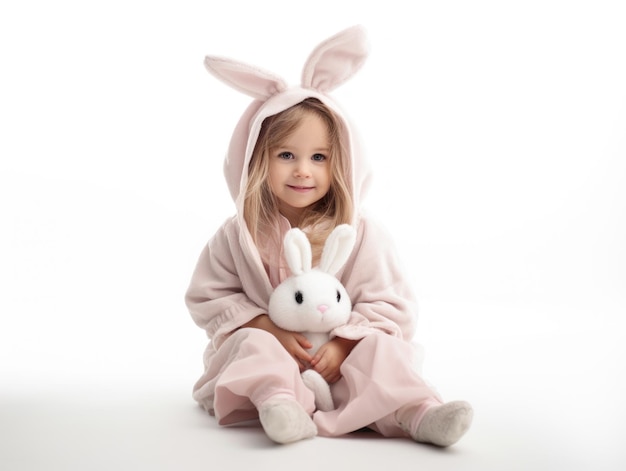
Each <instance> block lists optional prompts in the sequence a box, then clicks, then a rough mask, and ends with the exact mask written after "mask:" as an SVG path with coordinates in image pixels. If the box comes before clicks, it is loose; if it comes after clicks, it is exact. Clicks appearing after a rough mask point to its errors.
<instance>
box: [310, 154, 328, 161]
mask: <svg viewBox="0 0 626 471" xmlns="http://www.w3.org/2000/svg"><path fill="white" fill-rule="evenodd" d="M311 159H313V160H315V161H316V162H323V161H324V160H326V156H325V155H323V154H313V157H311Z"/></svg>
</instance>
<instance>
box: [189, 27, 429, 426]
mask: <svg viewBox="0 0 626 471" xmlns="http://www.w3.org/2000/svg"><path fill="white" fill-rule="evenodd" d="M367 51H368V45H367V41H366V36H365V32H364V30H363V29H362V28H361V27H360V26H355V27H353V28H349V29H347V30H345V31H342V32H340V33H338V34H337V35H335V36H333V37H331V38H329V39H328V40H326V41H324V42H323V43H321V44H320V45H319V46H318V47H317V48H316V49H315V50H314V51H313V52H312V53H311V55H310V56H309V58H308V59H307V61H306V63H305V66H304V70H303V74H302V83H301V84H300V86H293V87H288V86H287V85H286V84H285V82H284V81H283V80H282V79H280V78H279V77H277V76H275V75H274V74H272V73H269V72H267V71H263V70H262V69H259V68H256V67H252V66H249V65H247V64H243V63H240V62H236V61H233V60H230V59H226V58H219V57H207V58H206V60H205V65H206V67H207V69H208V70H209V72H211V73H212V74H213V75H215V76H216V77H218V78H220V79H221V80H223V81H224V82H225V83H227V84H228V85H229V86H232V87H234V88H236V89H237V90H240V91H242V92H244V93H246V94H248V95H250V96H252V97H253V98H254V100H253V102H252V103H251V104H250V106H249V107H248V108H247V110H246V111H245V112H244V114H243V116H242V117H241V119H240V121H239V123H238V124H237V126H236V128H235V130H234V133H233V136H232V139H231V143H230V147H229V149H228V152H227V155H226V159H225V162H224V174H225V177H226V181H227V183H228V187H229V190H230V193H231V196H232V198H233V199H234V201H235V204H236V208H237V212H236V214H235V215H234V216H233V217H232V218H231V219H229V220H227V221H226V222H225V223H224V224H223V225H222V227H220V228H219V229H218V230H217V232H216V234H215V235H214V236H213V237H212V238H211V240H210V241H209V242H208V244H207V245H206V247H205V248H204V250H203V251H202V253H201V255H200V258H199V260H198V263H197V266H196V269H195V271H194V273H193V276H192V279H191V283H190V286H189V289H188V291H187V294H186V304H187V306H188V308H189V311H190V313H191V316H192V318H193V320H194V321H195V322H196V324H197V325H198V326H199V327H201V328H203V329H205V330H206V332H207V335H208V337H209V339H210V342H209V344H208V347H207V349H206V352H205V355H204V365H205V372H204V374H203V375H202V376H201V377H200V379H199V380H198V381H197V383H196V384H195V386H194V389H193V391H194V392H193V397H194V398H195V400H196V401H198V403H200V404H201V405H202V406H203V407H204V408H206V409H207V410H208V411H209V412H210V413H212V414H214V415H215V416H216V417H217V419H218V420H219V423H220V424H223V425H225V424H230V423H234V422H237V421H241V420H248V419H253V418H256V417H257V416H258V415H257V408H258V407H259V406H260V405H261V404H263V402H265V401H267V400H268V399H269V398H271V397H272V396H277V395H281V396H285V395H286V396H289V397H293V398H295V399H296V400H297V401H298V402H300V403H301V404H302V406H303V407H304V408H305V409H306V410H307V412H309V413H311V414H313V419H314V422H315V424H316V425H317V428H318V433H319V434H320V435H326V436H333V435H340V434H344V433H347V432H350V431H353V430H357V429H360V428H362V427H366V426H369V427H371V428H373V429H375V430H377V431H379V432H381V433H383V434H384V435H387V436H406V432H405V431H403V430H402V428H401V427H400V426H399V424H398V423H397V420H395V416H394V412H395V411H396V410H398V409H399V408H400V407H402V406H406V405H407V404H414V405H416V406H418V409H420V410H422V413H423V412H425V410H426V409H427V408H428V407H430V406H432V405H438V404H440V403H441V401H440V400H439V398H438V397H437V395H436V393H435V392H434V391H433V390H432V389H430V388H429V387H428V386H427V385H426V384H425V383H424V381H423V380H422V379H421V377H420V376H419V375H418V373H417V372H416V371H417V369H416V368H415V365H414V363H413V359H414V358H415V351H414V346H413V344H412V343H411V339H412V338H413V336H414V333H415V321H416V304H415V298H414V294H413V292H412V289H411V287H410V286H409V285H408V283H407V279H406V278H405V276H404V273H403V271H402V267H401V264H400V262H399V259H398V257H397V254H396V252H395V248H394V245H393V242H392V240H391V238H390V237H389V234H387V233H386V231H385V230H384V229H383V228H381V227H380V226H379V225H378V224H376V223H375V222H374V221H373V220H372V219H371V218H370V217H368V216H366V215H365V214H364V212H363V211H360V210H359V209H360V207H361V204H360V203H361V201H362V200H363V197H364V196H365V193H366V191H367V188H368V186H369V181H370V168H369V166H368V164H367V161H366V159H365V156H364V154H363V152H362V149H361V146H360V144H359V140H358V138H357V136H356V133H355V130H354V129H353V128H352V127H351V126H350V123H349V121H348V119H347V118H346V116H345V114H344V113H343V112H342V110H341V109H340V107H339V106H338V105H337V104H336V103H335V102H334V100H333V99H332V98H331V96H330V92H331V91H332V90H333V89H334V88H336V87H337V86H339V85H341V84H343V83H344V82H345V81H346V80H348V79H349V78H350V77H351V76H352V75H353V74H354V73H355V72H356V71H357V70H359V68H360V67H361V65H362V63H363V61H364V60H365V58H366V56H367ZM307 97H316V98H318V99H319V100H321V101H322V102H324V103H325V104H327V105H328V106H329V107H330V108H332V109H333V110H334V111H335V112H336V113H337V114H338V115H339V116H340V117H341V119H342V121H343V126H344V128H345V129H344V130H345V138H346V142H345V143H344V145H345V146H346V148H347V149H348V150H349V153H350V157H351V165H350V168H348V169H346V170H347V171H348V172H349V175H350V176H351V185H352V192H353V199H354V202H355V206H356V208H357V211H355V218H354V221H353V223H352V224H353V226H354V227H355V228H356V230H357V240H356V244H355V248H354V250H353V251H352V254H351V255H350V257H349V259H348V261H347V262H346V264H345V265H344V267H343V268H342V270H341V271H340V272H339V273H338V274H337V277H338V278H339V279H340V281H341V282H342V283H343V284H344V286H345V287H346V289H347V291H348V292H349V293H350V297H351V299H352V301H353V312H352V314H351V317H350V320H349V322H348V323H347V325H345V326H341V327H338V328H337V329H335V330H334V331H333V332H332V335H334V336H339V337H343V338H348V339H363V340H361V341H360V342H359V343H358V344H357V346H356V347H355V348H354V350H353V351H352V353H351V354H350V355H349V356H348V358H347V359H346V360H345V362H344V363H343V365H342V375H343V377H342V379H341V380H340V381H338V382H337V383H335V384H333V385H332V391H333V395H334V397H335V403H336V404H337V409H336V410H334V411H330V412H321V411H315V412H314V398H313V394H312V393H311V391H310V390H308V389H307V388H306V386H304V384H303V383H302V379H301V377H300V372H299V370H298V367H297V365H296V363H295V362H294V361H293V359H292V358H291V357H290V356H289V355H288V354H287V352H286V351H285V350H284V348H283V347H282V345H281V344H280V343H279V342H278V341H277V340H276V339H275V338H274V337H273V336H272V335H271V334H269V333H267V332H265V331H262V330H259V329H251V328H244V329H240V327H241V326H242V325H243V324H245V323H246V322H248V321H249V320H251V319H253V318H254V317H256V316H258V315H260V314H266V313H267V306H268V301H269V296H270V293H271V292H272V290H273V289H274V287H275V286H277V285H278V284H279V283H280V282H281V281H282V280H283V279H284V278H286V277H287V276H288V275H289V271H288V268H287V265H286V263H285V261H284V260H283V257H282V256H281V247H280V246H279V245H276V246H272V245H269V246H267V247H263V248H262V249H261V250H263V252H264V254H265V255H266V257H267V258H268V259H269V266H268V267H267V269H266V267H265V266H264V264H263V262H262V258H261V255H260V249H259V248H257V247H256V246H255V245H254V244H253V243H252V239H251V237H250V233H249V231H248V228H247V227H246V224H245V222H244V219H243V214H242V213H243V211H242V208H243V193H242V189H243V188H245V186H246V182H247V178H248V174H247V168H248V163H249V161H250V157H251V154H252V150H253V148H254V144H255V142H256V139H257V137H258V134H259V129H260V126H261V123H262V121H263V119H265V118H266V117H267V116H271V115H273V114H276V113H278V112H280V111H282V110H284V109H286V108H288V107H290V106H292V105H294V104H296V103H299V102H300V101H302V100H304V99H305V98H307ZM289 228H290V227H289V223H288V222H287V220H286V219H283V220H282V221H281V224H280V227H278V228H276V230H277V234H276V235H277V237H275V238H272V239H271V240H281V241H282V240H283V236H284V234H285V233H286V231H287V230H288V229H289ZM418 419H419V417H418Z"/></svg>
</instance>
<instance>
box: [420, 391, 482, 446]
mask: <svg viewBox="0 0 626 471" xmlns="http://www.w3.org/2000/svg"><path fill="white" fill-rule="evenodd" d="M472 417H473V410H472V406H470V405H469V404H468V403H467V402H464V401H454V402H448V403H446V404H443V405H441V406H435V407H432V408H430V409H428V411H426V414H424V417H423V418H422V420H421V421H420V423H419V424H418V426H417V429H416V430H415V431H414V432H413V433H411V432H410V431H409V433H410V434H411V437H412V438H413V440H415V441H416V442H421V443H432V444H433V445H437V446H441V447H446V446H450V445H453V444H454V443H456V442H458V441H459V439H460V438H461V437H462V436H463V435H464V434H465V432H467V430H468V429H469V427H470V425H471V423H472Z"/></svg>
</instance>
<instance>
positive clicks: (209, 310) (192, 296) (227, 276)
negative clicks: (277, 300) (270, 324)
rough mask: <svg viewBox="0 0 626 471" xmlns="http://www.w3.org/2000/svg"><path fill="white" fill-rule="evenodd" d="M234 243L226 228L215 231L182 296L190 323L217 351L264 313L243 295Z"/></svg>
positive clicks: (236, 242)
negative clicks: (200, 329)
mask: <svg viewBox="0 0 626 471" xmlns="http://www.w3.org/2000/svg"><path fill="white" fill-rule="evenodd" d="M233 239H235V240H233ZM233 243H235V244H238V240H237V238H236V235H233V234H232V232H229V231H228V230H227V227H226V226H224V227H222V228H221V229H220V230H218V231H217V233H216V234H215V235H214V236H213V237H212V238H211V240H210V241H209V243H208V244H207V245H206V246H205V248H204V250H203V251H202V253H201V254H200V258H199V260H198V262H197V264H196V268H195V270H194V272H193V275H192V277H191V282H190V285H189V288H188V289H187V293H186V295H185V302H186V304H187V307H188V309H189V312H190V314H191V317H192V319H193V320H194V322H195V323H196V324H197V325H198V326H199V327H201V328H203V329H205V330H206V332H207V335H208V337H209V338H210V339H211V341H212V342H213V344H214V346H215V347H216V348H218V347H219V346H220V345H221V344H222V342H223V341H224V340H225V339H226V337H227V336H228V335H229V334H230V333H231V332H232V331H234V330H235V329H237V328H238V327H240V326H241V325H243V324H245V323H246V322H248V321H249V320H251V319H253V318H254V317H256V316H258V315H260V314H263V313H265V312H266V309H263V308H261V307H259V306H258V305H257V304H256V303H254V302H253V301H252V300H251V299H250V298H249V297H248V296H247V295H246V294H245V292H244V289H243V286H242V281H241V276H240V274H239V273H238V269H237V263H236V260H235V259H236V257H237V254H239V251H236V252H233V251H232V250H231V247H232V244H233Z"/></svg>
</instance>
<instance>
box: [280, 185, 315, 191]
mask: <svg viewBox="0 0 626 471" xmlns="http://www.w3.org/2000/svg"><path fill="white" fill-rule="evenodd" d="M287 186H288V187H289V188H291V189H292V190H294V191H310V190H312V189H314V188H315V187H314V186H298V185H287Z"/></svg>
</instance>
